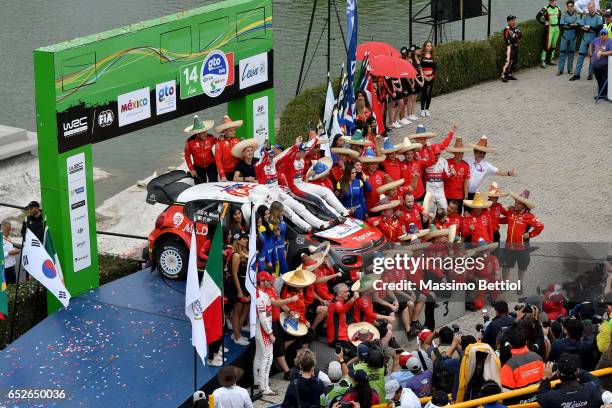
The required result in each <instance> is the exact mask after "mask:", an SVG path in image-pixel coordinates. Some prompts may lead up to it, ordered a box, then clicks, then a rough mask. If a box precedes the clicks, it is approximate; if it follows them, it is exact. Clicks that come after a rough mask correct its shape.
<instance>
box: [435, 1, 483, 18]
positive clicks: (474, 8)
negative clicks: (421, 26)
mask: <svg viewBox="0 0 612 408" xmlns="http://www.w3.org/2000/svg"><path fill="white" fill-rule="evenodd" d="M463 15H464V17H465V18H473V17H479V16H482V0H463ZM431 16H432V18H433V19H434V20H438V21H459V20H461V0H432V1H431Z"/></svg>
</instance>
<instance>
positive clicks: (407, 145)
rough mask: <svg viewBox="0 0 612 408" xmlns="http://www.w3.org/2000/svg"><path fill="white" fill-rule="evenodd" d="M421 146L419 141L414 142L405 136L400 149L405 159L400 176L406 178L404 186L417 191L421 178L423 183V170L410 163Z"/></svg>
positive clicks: (401, 164) (408, 189)
mask: <svg viewBox="0 0 612 408" xmlns="http://www.w3.org/2000/svg"><path fill="white" fill-rule="evenodd" d="M421 148H422V146H421V145H420V144H419V143H412V142H411V141H410V138H409V137H405V138H404V143H402V145H401V148H400V151H399V153H402V154H403V156H404V160H403V161H402V162H400V176H401V177H402V178H403V179H404V185H403V187H404V188H405V189H406V190H407V191H415V189H416V188H417V186H418V184H419V179H421V185H422V184H423V180H422V170H421V169H418V168H417V169H416V170H415V169H414V166H411V165H410V164H409V163H410V162H411V161H412V160H414V155H415V151H417V150H421ZM417 167H418V165H417Z"/></svg>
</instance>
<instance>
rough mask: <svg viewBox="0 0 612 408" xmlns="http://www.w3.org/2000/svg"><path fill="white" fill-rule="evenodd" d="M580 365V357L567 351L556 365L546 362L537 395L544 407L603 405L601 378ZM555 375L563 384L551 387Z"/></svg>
mask: <svg viewBox="0 0 612 408" xmlns="http://www.w3.org/2000/svg"><path fill="white" fill-rule="evenodd" d="M579 366H580V360H579V358H578V357H577V356H576V355H574V354H567V353H565V354H562V355H561V356H560V357H559V359H558V361H557V364H556V366H555V365H554V364H553V363H552V362H549V363H547V364H546V369H545V370H544V378H542V381H541V382H540V389H539V390H538V396H537V401H538V403H539V404H540V406H541V407H542V408H559V407H599V406H601V403H602V401H601V394H602V393H601V389H600V386H599V380H597V378H596V377H595V376H593V375H592V374H591V373H589V372H587V371H584V370H581V369H580V368H579ZM555 377H558V378H559V380H561V384H560V385H559V386H558V387H557V388H555V389H551V387H550V381H551V380H552V379H553V378H555Z"/></svg>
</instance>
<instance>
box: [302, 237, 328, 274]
mask: <svg viewBox="0 0 612 408" xmlns="http://www.w3.org/2000/svg"><path fill="white" fill-rule="evenodd" d="M330 249H331V245H330V243H329V242H328V241H326V242H323V243H322V244H320V245H318V246H314V245H311V246H309V247H308V251H309V252H310V255H309V258H310V259H311V262H309V263H308V264H302V265H301V267H302V268H303V269H306V270H307V271H314V270H315V269H317V268H318V267H319V266H321V264H322V263H323V261H325V257H326V256H327V254H328V253H329V250H330Z"/></svg>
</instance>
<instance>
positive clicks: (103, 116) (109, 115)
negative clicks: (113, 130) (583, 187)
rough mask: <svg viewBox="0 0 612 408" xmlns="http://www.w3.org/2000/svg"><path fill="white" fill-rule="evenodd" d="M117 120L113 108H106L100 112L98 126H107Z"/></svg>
mask: <svg viewBox="0 0 612 408" xmlns="http://www.w3.org/2000/svg"><path fill="white" fill-rule="evenodd" d="M114 121H115V115H114V114H113V111H112V110H105V111H102V112H100V114H99V115H98V126H100V127H106V126H110V125H112V124H113V122H114Z"/></svg>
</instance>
